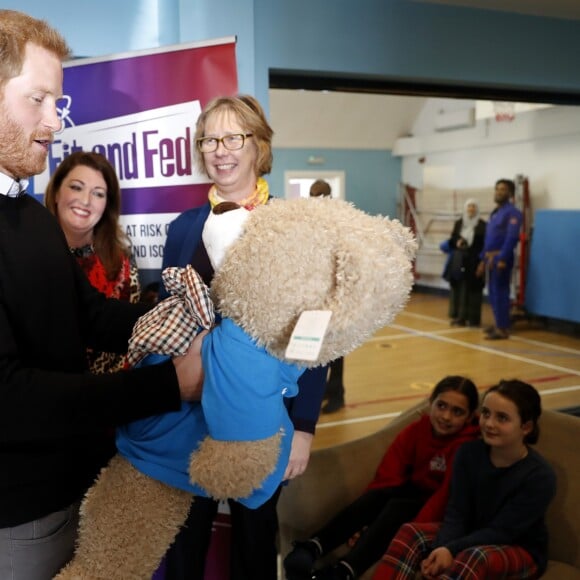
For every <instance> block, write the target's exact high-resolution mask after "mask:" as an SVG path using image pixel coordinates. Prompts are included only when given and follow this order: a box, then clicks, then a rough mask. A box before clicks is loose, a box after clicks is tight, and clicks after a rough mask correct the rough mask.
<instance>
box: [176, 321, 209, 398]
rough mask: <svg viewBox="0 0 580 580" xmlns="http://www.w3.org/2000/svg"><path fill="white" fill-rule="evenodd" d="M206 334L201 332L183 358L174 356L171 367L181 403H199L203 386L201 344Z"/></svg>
mask: <svg viewBox="0 0 580 580" xmlns="http://www.w3.org/2000/svg"><path fill="white" fill-rule="evenodd" d="M207 333H208V331H207V330H202V331H201V332H200V333H199V334H198V335H197V336H196V337H195V338H194V339H193V342H192V343H191V345H190V347H189V350H188V351H187V353H185V354H184V355H183V356H174V357H173V359H172V360H173V365H174V366H175V372H176V374H177V381H178V382H179V390H180V392H181V400H182V401H199V400H200V399H201V389H202V386H203V367H202V364H201V343H202V342H203V337H204V336H205V335H206V334H207Z"/></svg>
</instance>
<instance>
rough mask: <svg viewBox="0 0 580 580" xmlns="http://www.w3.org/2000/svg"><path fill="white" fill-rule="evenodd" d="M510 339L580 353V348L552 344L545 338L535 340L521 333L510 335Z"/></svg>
mask: <svg viewBox="0 0 580 580" xmlns="http://www.w3.org/2000/svg"><path fill="white" fill-rule="evenodd" d="M510 340H513V341H514V342H523V343H524V344H532V345H534V346H541V347H543V348H551V349H553V350H559V351H560V352H567V353H570V354H576V355H579V354H580V349H577V348H569V347H567V346H561V345H559V344H550V343H549V342H545V341H543V340H534V339H533V338H524V337H523V336H520V335H515V334H512V335H511V336H510Z"/></svg>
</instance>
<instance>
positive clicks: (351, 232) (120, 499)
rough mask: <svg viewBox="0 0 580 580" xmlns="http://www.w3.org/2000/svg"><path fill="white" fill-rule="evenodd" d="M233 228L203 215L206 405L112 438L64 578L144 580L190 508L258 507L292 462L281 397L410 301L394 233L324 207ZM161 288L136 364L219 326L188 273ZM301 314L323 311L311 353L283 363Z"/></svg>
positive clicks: (134, 352) (136, 349)
mask: <svg viewBox="0 0 580 580" xmlns="http://www.w3.org/2000/svg"><path fill="white" fill-rule="evenodd" d="M236 211H237V212H239V211H241V212H245V210H236ZM232 216H234V212H230V214H229V215H228V214H224V216H211V218H210V219H208V222H207V228H206V229H207V231H204V243H205V245H206V247H207V249H208V253H209V254H210V256H211V257H213V258H214V260H215V262H216V274H215V276H214V279H213V282H212V286H211V298H212V300H213V305H215V308H216V310H217V311H218V313H219V317H221V319H220V322H219V324H217V325H216V326H215V327H213V329H212V330H211V332H210V333H209V334H208V335H207V336H206V337H205V338H204V341H203V346H202V362H203V367H204V374H205V378H204V386H203V395H202V401H201V404H199V403H195V404H191V403H184V404H183V405H182V409H181V411H179V412H177V413H168V414H166V415H162V416H159V417H153V418H150V419H146V420H144V421H138V422H136V423H134V424H131V425H128V426H126V427H125V428H123V429H120V430H119V435H118V438H117V443H118V448H119V454H118V455H117V456H115V457H114V458H113V459H112V460H111V462H110V464H109V465H108V466H107V467H106V468H104V469H103V470H102V472H101V474H100V476H99V478H98V480H97V481H96V483H95V484H94V485H93V487H92V488H91V489H90V490H89V492H88V493H87V496H86V497H85V499H84V501H83V505H82V507H81V523H80V531H79V542H78V546H77V551H76V554H75V557H74V559H73V561H72V562H71V563H70V564H69V565H67V566H66V567H65V568H64V569H63V570H62V571H61V572H60V574H59V575H58V576H57V577H56V578H58V579H59V580H65V579H83V580H84V579H93V580H97V579H103V580H105V579H106V580H113V579H119V580H121V579H122V580H127V579H129V578H135V579H144V580H145V579H149V578H150V577H151V575H152V574H153V572H154V571H155V569H156V568H157V566H158V565H159V562H160V561H161V559H162V557H163V555H164V554H165V552H166V550H167V548H168V547H169V545H170V544H171V542H172V541H173V539H174V537H175V535H176V533H177V531H178V530H179V527H180V526H181V525H182V524H183V522H184V521H185V518H186V516H187V513H188V510H189V506H190V503H191V501H192V497H194V496H195V495H206V496H211V497H214V498H216V499H224V498H235V499H237V500H238V501H240V502H242V503H245V504H246V505H248V506H250V507H257V506H259V505H261V504H262V503H263V502H264V501H266V500H267V499H268V498H269V497H270V496H271V495H272V493H273V492H274V491H275V489H276V488H277V487H278V485H279V484H280V482H281V480H282V477H283V474H284V471H285V468H286V464H287V461H288V457H289V453H290V444H291V439H292V424H291V422H290V420H289V419H288V416H287V414H286V412H285V407H284V404H283V397H284V396H293V395H295V394H296V392H297V380H298V377H299V376H300V374H301V372H302V371H303V370H304V369H305V368H307V367H313V366H317V365H321V364H325V363H327V362H329V361H331V360H333V359H335V358H337V357H339V356H344V355H345V354H347V353H349V352H351V351H352V350H354V349H355V348H356V347H358V346H359V345H361V344H362V343H363V342H364V341H365V340H366V339H367V338H369V337H370V336H371V335H372V333H373V332H374V331H376V330H377V329H379V328H381V327H382V326H384V325H386V324H388V323H390V322H391V321H392V320H393V318H394V317H395V315H396V314H397V313H398V312H399V311H400V310H401V309H402V308H403V306H404V305H405V303H406V301H407V299H408V296H409V292H410V289H411V285H412V274H411V260H412V259H413V257H414V254H415V250H416V244H415V241H414V238H413V236H412V235H411V233H410V232H409V230H408V229H407V228H404V227H403V226H402V225H401V224H400V223H399V222H397V221H392V220H389V219H387V218H383V217H381V216H370V215H367V214H365V213H364V212H362V211H360V210H357V209H355V208H354V207H353V206H352V205H350V204H348V203H346V202H342V201H339V200H324V199H321V200H309V199H297V200H290V201H282V200H273V201H271V202H270V203H269V204H268V205H265V206H261V207H258V208H257V209H255V210H254V211H252V212H249V213H247V212H245V213H243V215H238V216H237V217H232ZM224 224H225V227H224ZM235 224H237V225H238V226H239V228H236V227H235V226H234V225H235ZM237 229H239V230H240V231H241V233H240V234H239V237H237V233H236V234H234V235H232V232H236V231H237ZM228 237H229V238H230V239H229V240H228V243H227V244H225V246H224V244H223V240H224V239H227V238H228ZM230 242H231V245H229V246H228V244H229V243H230ZM222 260H223V261H222ZM164 280H165V283H166V286H167V287H168V289H169V290H170V292H172V295H171V296H170V297H169V298H168V299H167V300H166V301H164V302H162V303H161V304H159V305H158V306H157V307H156V309H154V310H153V311H152V312H150V313H149V314H147V315H146V317H144V318H143V319H141V320H140V321H139V322H138V323H137V325H136V327H135V330H134V335H133V339H132V341H131V345H130V357H131V359H132V360H133V361H137V360H140V359H141V358H142V357H143V356H145V355H146V353H148V352H150V353H155V356H159V355H162V356H168V355H174V354H182V353H183V352H184V351H185V350H186V349H187V347H188V345H189V344H190V342H191V340H192V339H193V337H194V336H195V334H196V332H198V331H199V329H200V328H203V327H206V328H207V327H211V326H212V325H213V316H214V315H213V308H212V301H210V300H209V296H208V293H207V289H206V288H205V287H204V286H203V284H202V283H201V281H200V279H199V278H198V277H197V275H196V273H195V272H194V271H193V270H192V269H191V268H187V269H179V268H172V269H168V271H166V272H164ZM309 311H323V312H329V313H330V320H329V322H328V327H327V329H326V334H325V335H324V339H323V341H322V345H321V347H320V350H319V352H318V355H317V356H316V358H315V359H314V360H309V359H308V360H307V359H302V360H301V359H299V360H289V359H288V358H287V346H288V343H289V339H290V337H291V335H292V332H293V330H294V328H295V326H296V323H297V321H298V319H299V318H300V316H301V314H302V313H304V312H309ZM184 321H186V322H185V324H184ZM176 324H177V327H178V328H177V331H176ZM168 345H169V346H168ZM145 362H146V363H147V362H148V363H151V362H155V360H151V359H149V360H147V359H145Z"/></svg>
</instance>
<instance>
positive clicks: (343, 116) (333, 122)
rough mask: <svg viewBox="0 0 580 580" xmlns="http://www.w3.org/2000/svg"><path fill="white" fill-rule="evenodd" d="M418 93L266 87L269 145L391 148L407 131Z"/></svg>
mask: <svg viewBox="0 0 580 580" xmlns="http://www.w3.org/2000/svg"><path fill="white" fill-rule="evenodd" d="M426 100H427V99H426V98H424V97H407V96H394V95H364V94H360V93H338V92H317V91H297V90H286V89H276V90H271V91H270V121H271V124H272V127H273V129H274V140H273V145H274V147H290V148H292V147H294V148H304V149H308V148H325V149H391V148H392V147H393V144H394V142H395V140H396V139H398V138H399V137H403V136H404V135H407V134H408V133H409V131H410V129H411V127H412V126H413V122H414V120H415V118H416V117H417V115H418V114H419V112H420V111H421V109H422V107H423V105H424V103H425V101H426Z"/></svg>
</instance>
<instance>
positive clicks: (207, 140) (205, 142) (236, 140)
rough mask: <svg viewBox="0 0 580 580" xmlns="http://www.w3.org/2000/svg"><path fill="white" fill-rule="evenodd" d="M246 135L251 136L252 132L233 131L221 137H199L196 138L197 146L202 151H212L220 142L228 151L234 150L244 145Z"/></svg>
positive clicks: (215, 149)
mask: <svg viewBox="0 0 580 580" xmlns="http://www.w3.org/2000/svg"><path fill="white" fill-rule="evenodd" d="M248 137H252V133H234V134H233V135H224V136H223V137H200V138H199V139H197V148H198V149H199V150H200V151H201V152H202V153H213V152H214V151H217V148H218V146H219V144H220V143H221V144H222V145H223V146H224V147H225V148H226V149H227V150H228V151H236V150H237V149H241V148H242V147H243V146H244V143H245V142H246V139H247V138H248Z"/></svg>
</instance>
